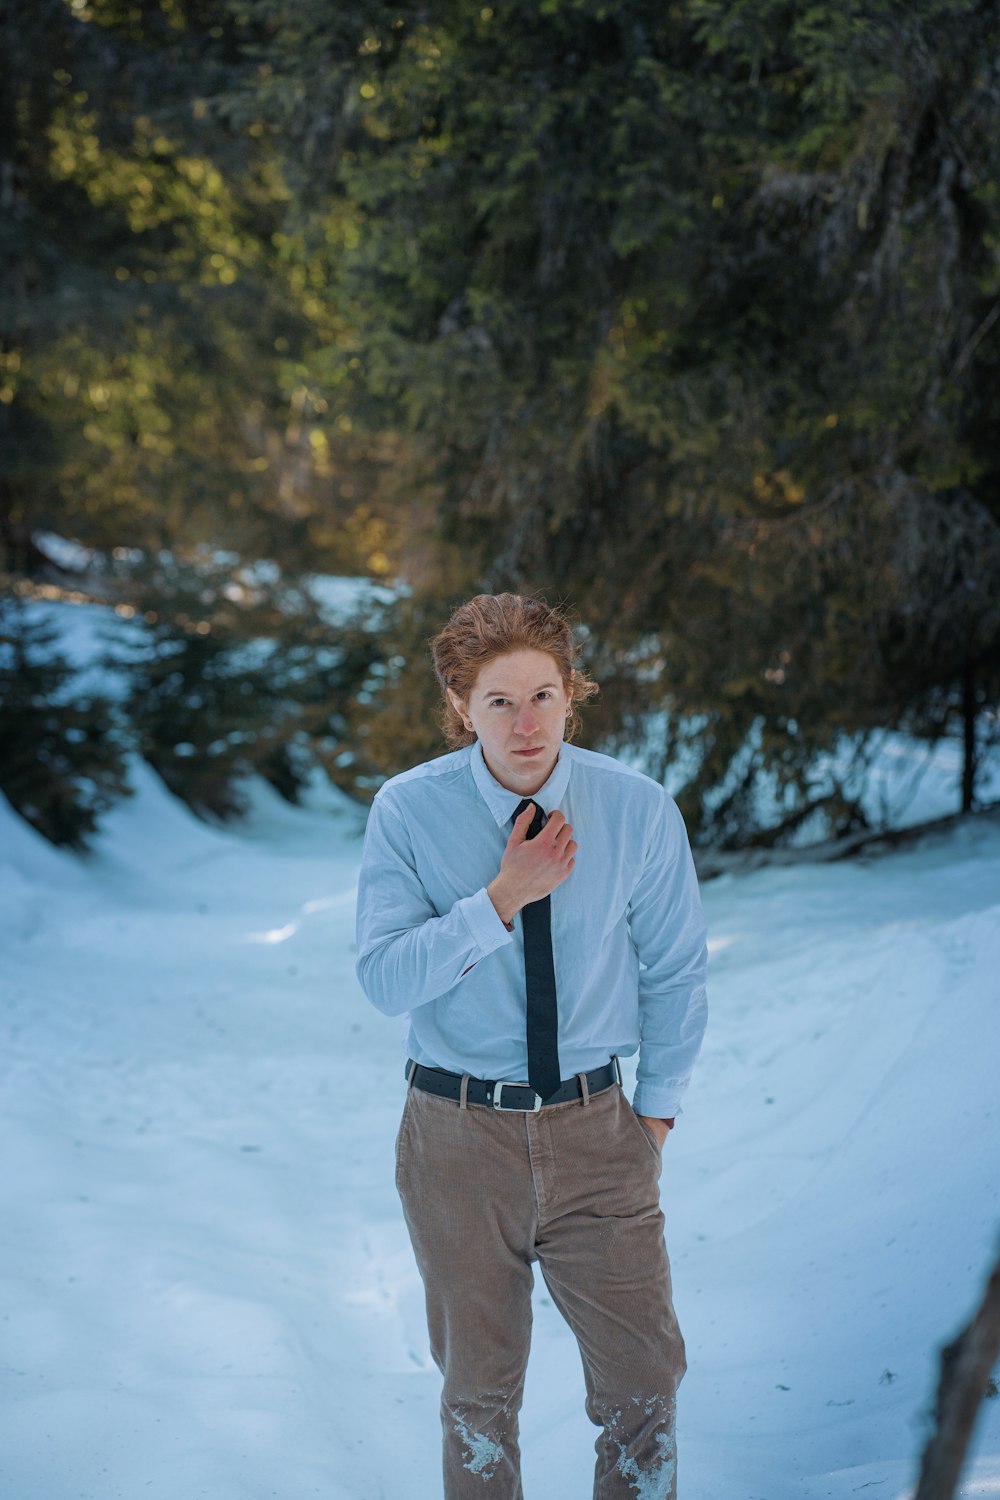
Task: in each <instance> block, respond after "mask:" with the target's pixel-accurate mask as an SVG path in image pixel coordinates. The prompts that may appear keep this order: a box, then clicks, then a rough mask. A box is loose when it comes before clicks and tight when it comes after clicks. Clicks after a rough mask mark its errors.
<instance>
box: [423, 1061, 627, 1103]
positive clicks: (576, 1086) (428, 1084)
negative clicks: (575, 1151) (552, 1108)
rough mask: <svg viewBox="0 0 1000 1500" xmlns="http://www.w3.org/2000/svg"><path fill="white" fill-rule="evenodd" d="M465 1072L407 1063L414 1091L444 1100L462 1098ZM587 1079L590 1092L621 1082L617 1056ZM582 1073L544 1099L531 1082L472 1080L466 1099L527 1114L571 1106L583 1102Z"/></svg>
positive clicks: (566, 1081) (491, 1079) (596, 1091)
mask: <svg viewBox="0 0 1000 1500" xmlns="http://www.w3.org/2000/svg"><path fill="white" fill-rule="evenodd" d="M464 1076H465V1075H463V1074H462V1073H448V1072H446V1071H445V1069H444V1068H425V1067H424V1065H423V1064H422V1063H417V1062H414V1061H413V1059H412V1058H410V1059H409V1060H408V1061H407V1064H406V1077H407V1081H408V1082H409V1083H411V1084H412V1085H413V1086H414V1088H418V1089H424V1090H425V1091H426V1092H427V1093H428V1094H439V1095H440V1096H441V1098H442V1099H455V1100H456V1101H460V1100H461V1097H462V1078H463V1077H464ZM582 1076H583V1077H584V1078H585V1079H586V1080H587V1089H586V1093H587V1095H588V1097H589V1095H591V1094H599V1093H600V1092H601V1090H602V1089H608V1088H610V1087H611V1085H612V1084H613V1083H621V1078H622V1075H621V1069H620V1068H619V1066H618V1059H617V1057H613V1058H612V1059H611V1061H610V1062H609V1063H605V1065H604V1067H603V1068H594V1069H592V1071H591V1072H589V1073H584V1074H583V1075H582ZM580 1078H581V1074H579V1073H576V1074H574V1076H573V1077H572V1078H567V1079H566V1080H565V1081H564V1082H563V1083H561V1084H560V1085H559V1087H558V1088H557V1089H556V1091H555V1093H554V1094H550V1095H549V1097H548V1098H547V1099H545V1100H543V1099H542V1098H541V1097H540V1096H539V1095H538V1094H536V1093H535V1091H534V1089H533V1088H532V1087H531V1086H530V1084H527V1083H508V1082H507V1080H506V1079H494V1078H469V1080H468V1088H467V1090H466V1095H465V1097H466V1100H467V1102H468V1103H469V1104H492V1106H493V1108H494V1109H517V1110H521V1111H522V1112H523V1113H525V1114H534V1113H535V1112H536V1111H537V1110H540V1109H541V1108H542V1107H543V1105H545V1106H546V1107H547V1106H548V1105H550V1104H567V1103H569V1101H570V1100H571V1099H582V1098H583V1096H584V1090H583V1088H582V1087H581V1084H580Z"/></svg>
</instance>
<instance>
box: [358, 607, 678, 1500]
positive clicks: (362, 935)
mask: <svg viewBox="0 0 1000 1500" xmlns="http://www.w3.org/2000/svg"><path fill="white" fill-rule="evenodd" d="M431 647H432V652H433V657H434V667H435V672H436V675H437V677H438V681H439V683H440V685H441V688H442V692H443V718H442V727H443V729H444V733H445V737H446V741H447V742H448V743H449V744H450V745H452V746H456V747H457V748H454V749H452V751H451V753H450V754H445V755H442V756H440V757H439V758H438V759H435V760H431V761H427V762H425V763H424V764H422V765H418V766H415V767H413V769H412V770H409V771H406V772H404V773H403V774H401V775H399V776H395V777H392V778H391V779H390V780H389V781H387V782H386V783H385V784H384V785H383V786H382V787H381V789H380V790H379V792H378V794H377V796H376V797H375V800H374V803H373V805H372V809H371V814H370V817H369V822H368V829H367V833H366V836H365V846H364V854H363V859H362V868H361V877H360V882H359V889H358V923H357V934H358V956H357V973H358V977H359V979H360V981H361V984H362V986H363V988H364V990H365V992H366V994H367V995H368V997H369V999H370V1000H371V1001H372V1003H373V1004H374V1005H376V1006H377V1007H378V1009H379V1010H381V1011H383V1012H385V1013H386V1014H388V1015H401V1014H403V1013H404V1012H408V1013H409V1036H408V1041H407V1047H408V1052H409V1059H408V1061H407V1066H406V1076H407V1078H408V1081H409V1088H408V1090H407V1096H406V1103H405V1105H404V1110H403V1118H402V1122H401V1124H400V1129H399V1135H398V1138H397V1143H396V1183H397V1187H398V1189H399V1193H400V1197H401V1200H402V1205H403V1212H404V1215H405V1218H406V1222H407V1227H408V1229H409V1232H410V1238H411V1241H412V1243H413V1249H414V1254H415V1256H416V1260H417V1264H418V1267H419V1269H420V1274H421V1276H422V1278H423V1282H424V1287H425V1291H426V1300H427V1319H428V1329H429V1333H430V1344H431V1352H432V1354H433V1357H434V1359H435V1361H436V1363H437V1365H438V1367H439V1369H440V1370H441V1372H442V1375H443V1377H444V1385H443V1391H442V1403H441V1415H442V1426H443V1434H444V1493H445V1497H446V1500H468V1497H471V1496H476V1497H483V1496H489V1500H521V1497H522V1488H521V1479H520V1454H519V1449H518V1436H517V1432H518V1411H519V1408H520V1403H521V1395H522V1390H523V1384H524V1374H525V1367H526V1362H527V1357H528V1345H529V1339H530V1329H531V1287H532V1280H533V1273H532V1264H533V1262H535V1261H537V1262H538V1264H539V1266H540V1268H541V1272H542V1275H543V1277H544V1278H545V1282H546V1285H547V1287H548V1289H549V1292H550V1293H551V1296H552V1300H553V1302H554V1303H555V1305H556V1306H557V1307H558V1308H559V1310H560V1312H561V1313H562V1314H563V1316H564V1317H565V1318H566V1320H567V1322H568V1323H569V1325H570V1327H571V1328H572V1329H573V1332H574V1334H575V1335H576V1338H577V1341H578V1344H579V1347H580V1353H581V1356H582V1359H583V1366H584V1376H585V1382H586V1390H587V1411H588V1414H589V1416H590V1417H591V1419H592V1421H593V1422H594V1423H595V1424H596V1425H597V1426H598V1427H599V1428H600V1429H601V1430H600V1435H599V1437H598V1439H597V1444H596V1447H597V1466H596V1472H595V1481H594V1496H595V1500H619V1497H626V1496H628V1497H631V1500H636V1497H639V1500H674V1497H675V1496H676V1442H675V1396H676V1390H677V1385H678V1383H679V1381H680V1379H681V1376H682V1375H683V1373H684V1370H685V1353H684V1343H683V1339H682V1337H681V1334H680V1330H679V1328H678V1326H677V1320H676V1317H675V1315H674V1309H673V1304H672V1300H671V1288H670V1270H669V1265H668V1261H667V1255H666V1248H665V1245H664V1240H663V1216H662V1214H661V1212H660V1207H659V1173H660V1165H661V1162H660V1151H661V1149H662V1146H663V1142H664V1140H665V1138H666V1135H667V1132H668V1131H669V1130H670V1129H671V1127H672V1126H673V1123H674V1118H675V1117H676V1115H677V1113H678V1112H679V1109H680V1099H681V1096H682V1094H683V1092H684V1089H685V1087H686V1085H687V1082H688V1079H689V1077H690V1073H691V1069H692V1067H693V1064H694V1061H695V1057H696V1055H697V1053H698V1050H699V1047H700V1045H701V1040H702V1036H703V1033H704V1029H705V967H706V945H705V923H704V918H703V915H702V911H701V905H700V901H699V897H698V888H697V880H696V877H695V873H694V866H693V862H692V859H691V853H690V849H689V846H688V841H687V836H686V833H685V829H684V824H683V821H682V819H681V816H680V813H679V812H678V810H677V807H676V804H675V803H674V802H673V800H672V799H671V798H670V797H669V796H668V795H667V793H666V792H665V791H664V789H663V788H662V787H661V786H659V785H658V784H657V783H656V782H654V781H653V780H651V779H650V778H649V777H647V776H643V775H642V774H641V773H640V772H637V771H634V770H631V769H630V768H628V767H626V766H624V765H622V764H620V763H619V762H618V761H616V760H614V759H612V758H611V757H610V756H605V755H600V754H597V753H595V752H592V751H588V750H583V749H580V748H578V747H577V746H575V745H573V744H572V742H571V741H572V735H573V733H574V731H575V729H576V726H577V722H578V720H577V713H576V705H577V704H578V703H581V702H582V701H583V700H584V699H585V698H587V697H589V696H591V695H592V694H593V693H595V692H596V691H597V687H596V684H594V683H593V682H591V681H590V680H589V679H588V678H587V677H586V674H585V673H584V672H583V671H582V670H581V669H580V668H579V666H578V665H577V664H576V647H575V643H574V641H573V637H572V632H571V629H570V626H569V624H568V622H567V621H566V619H565V618H564V617H563V616H562V615H560V614H559V613H558V611H556V610H554V609H551V608H549V607H548V606H547V605H546V604H544V603H543V602H541V601H540V600H537V599H529V598H524V597H522V596H520V595H515V594H499V595H489V594H481V595H478V596H477V597H476V598H474V599H471V600H469V601H468V603H466V604H464V605H462V606H461V607H460V608H459V609H458V610H456V611H455V613H454V615H453V616H452V618H451V620H450V621H449V622H448V625H447V626H446V627H445V629H444V630H443V631H442V632H441V633H440V635H438V636H436V637H435V638H434V640H433V641H432V642H431ZM637 1050H638V1052H639V1063H638V1073H637V1079H638V1086H637V1089H636V1094H635V1099H634V1101H633V1104H632V1105H630V1104H629V1103H628V1102H627V1100H626V1099H625V1097H624V1095H623V1093H622V1089H621V1074H620V1070H619V1067H618V1058H619V1057H620V1056H629V1055H631V1054H633V1053H634V1052H636V1051H637ZM559 1500H563V1497H561V1496H560V1497H559ZM567 1500H568V1497H567Z"/></svg>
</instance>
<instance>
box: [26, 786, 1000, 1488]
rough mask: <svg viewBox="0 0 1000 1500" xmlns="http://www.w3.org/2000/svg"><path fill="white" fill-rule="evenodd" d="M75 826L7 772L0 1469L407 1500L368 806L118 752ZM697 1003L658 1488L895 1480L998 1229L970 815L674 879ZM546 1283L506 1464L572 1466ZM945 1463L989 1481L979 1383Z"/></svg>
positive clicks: (992, 843) (997, 1024)
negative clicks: (681, 1354) (890, 837)
mask: <svg viewBox="0 0 1000 1500" xmlns="http://www.w3.org/2000/svg"><path fill="white" fill-rule="evenodd" d="M133 774H134V779H135V784H136V786H137V795H136V796H135V797H134V798H133V799H131V801H129V802H126V803H123V804H121V805H120V806H119V807H118V808H117V809H116V810H115V811H114V812H113V813H112V814H111V815H110V817H109V818H108V819H107V820H106V822H105V824H104V828H103V832H102V834H101V836H100V839H99V842H98V846H97V850H96V852H95V853H94V854H93V855H91V856H88V857H86V858H82V859H81V858H78V857H76V856H73V855H69V854H63V853H58V852H56V851H54V850H52V849H51V848H50V847H49V846H48V845H46V844H45V843H44V842H43V841H42V840H41V839H39V838H37V837H36V836H35V835H34V834H33V833H32V832H31V830H30V829H28V827H27V826H26V825H25V824H24V823H23V822H21V821H20V820H19V819H18V818H16V817H15V816H14V814H13V813H11V812H10V810H9V808H8V807H7V805H6V804H5V803H4V802H3V801H2V799H0V1068H2V1074H0V1128H2V1140H3V1152H2V1163H3V1169H2V1175H0V1184H2V1186H0V1198H2V1202H0V1320H2V1323H0V1497H2V1500H118V1497H122V1500H141V1497H148V1500H198V1497H205V1500H265V1497H272V1496H278V1497H280V1500H307V1497H311V1496H316V1495H319V1496H323V1497H324V1500H403V1497H406V1500H435V1497H439V1495H440V1486H439V1481H438V1432H439V1429H438V1418H437V1398H438V1377H437V1373H436V1371H435V1370H434V1369H433V1367H432V1366H431V1364H430V1361H429V1358H428V1353H427V1343H426V1336H425V1331H424V1324H423V1310H422V1301H421V1294H420V1287H419V1283H418V1281H417V1278H416V1273H415V1270H414V1267H413V1262H412V1258H411V1255H410V1249H409V1244H408V1241H407V1239H406V1233H405V1229H404V1226H403V1223H402V1220H401V1218H400V1214H399V1210H398V1205H397V1200H396V1197H395V1191H394V1188H393V1173H392V1153H393V1141H394V1136H395V1130H396V1124H397V1119H398V1114H399V1110H400V1108H401V1105H402V1100H403V1093H404V1081H403V1077H402V1050H401V1049H402V1030H401V1027H400V1025H399V1024H398V1023H397V1022H394V1021H388V1020H386V1019H385V1018H383V1017H382V1016H380V1015H378V1014H377V1013H376V1012H375V1011H374V1010H373V1009H372V1008H371V1007H370V1006H369V1005H368V1004H367V1002H366V1001H365V1000H364V998H363V996H362V995H361V993H360V990H359V988H358V985H357V983H356V980H355V978H354V972H353V941H352V940H353V908H354V892H355V882H356V877H357V867H358V860H359V855H360V834H361V827H362V818H361V816H360V815H359V813H358V812H357V810H356V809H355V808H354V807H353V806H351V805H350V804H349V803H347V802H346V801H345V800H342V799H340V798H339V797H337V796H336V795H335V794H332V793H330V792H329V791H327V792H326V794H325V795H322V794H320V792H319V791H317V792H316V793H315V795H314V797H313V800H312V803H311V806H310V808H309V809H308V810H307V811H303V810H295V809H291V808H288V807H287V806H285V805H284V804H283V803H281V802H280V801H279V800H278V799H277V798H276V797H275V796H274V795H273V794H271V793H270V792H269V790H268V789H267V788H265V787H263V786H262V785H260V784H257V785H256V786H255V789H254V795H253V809H252V813H251V815H250V817H249V818H248V820H247V822H246V823H245V824H243V825H241V827H240V828H238V829H235V830H231V831H225V832H217V831H215V830H214V829H210V828H207V827H205V826H204V825H202V824H200V823H198V822H196V821H195V820H194V819H193V818H192V817H191V816H190V815H189V814H188V813H187V812H186V811H185V809H184V808H183V807H182V806H181V805H180V804H179V803H177V802H176V801H175V800H174V799H172V798H171V797H170V796H169V795H168V794H167V793H166V792H165V791H164V790H163V788H162V786H161V785H160V783H159V782H158V781H157V780H156V778H155V777H154V776H153V775H152V773H150V772H149V771H148V770H146V769H144V768H143V767H141V766H137V767H136V768H135V769H134V773H133ZM704 899H705V906H706V911H707V915H708V920H709V926H710V932H711V941H712V960H711V972H710V990H709V994H710V1002H711V1022H710V1028H709V1033H708V1037H707V1040H706V1044H705V1050H704V1052H703V1055H702V1058H701V1061H700V1063H699V1067H698V1070H697V1073H696V1076H695V1081H694V1083H693V1085H692V1088H691V1091H690V1093H689V1095H688V1098H687V1101H686V1107H685V1112H684V1115H683V1116H682V1118H681V1121H680V1122H679V1126H678V1129H677V1131H676V1132H675V1133H674V1136H673V1137H672V1138H671V1139H670V1140H669V1141H668V1144H667V1147H666V1152H665V1159H664V1173H663V1198H664V1207H665V1211H666V1215H667V1228H668V1244H669V1247H670V1250H671V1258H672V1262H673V1267H674V1277H675V1294H676V1300H677V1306H678V1312H679V1315H680V1318H681V1323H682V1326H683V1328H684V1331H685V1334H686V1337H687V1342H688V1350H689V1359H690V1371H689V1374H688V1376H687V1378H686V1380H685V1382H684V1385H683V1387H682V1400H681V1414H680V1429H681V1431H680V1444H681V1449H680V1473H681V1488H680V1492H681V1495H682V1497H683V1500H827V1497H830V1500H848V1497H853V1496H854V1495H856V1494H859V1493H860V1494H864V1495H865V1496H866V1500H867V1496H868V1495H869V1494H871V1495H872V1496H875V1497H878V1500H902V1497H904V1496H905V1495H906V1494H907V1493H908V1491H909V1488H910V1486H911V1483H912V1479H913V1475H914V1472H915V1462H916V1456H917V1454H918V1452H919V1448H920V1446H921V1443H922V1439H923V1434H924V1430H925V1429H924V1416H925V1412H926V1409H927V1407H928V1404H929V1401H930V1398H931V1395H932V1391H933V1385H934V1381H935V1379H936V1348H937V1346H938V1345H939V1344H940V1342H941V1341H942V1339H944V1338H945V1337H947V1336H950V1335H951V1334H952V1333H953V1332H954V1331H955V1329H956V1328H957V1326H958V1324H959V1323H960V1322H961V1321H962V1320H963V1319H964V1318H965V1317H967V1316H968V1314H969V1312H970V1311H971V1309H972V1307H973V1305H974V1303H975V1301H976V1299H977V1297H978V1295H979V1292H980V1288H981V1285H982V1281H983V1278H984V1275H985V1272H986V1270H987V1267H988V1265H989V1264H990V1262H991V1260H992V1257H993V1256H994V1254H995V1252H996V1246H997V1236H998V1232H1000V1171H998V1166H997V1164H998V1162H1000V1102H998V1101H1000V1090H998V1086H997V1073H998V1066H997V1064H998V1061H1000V1004H998V1001H1000V984H998V979H997V976H998V974H1000V819H997V818H996V817H995V816H994V817H983V818H980V819H971V820H967V821H966V822H965V823H964V824H961V825H959V826H958V827H957V828H956V829H955V830H954V831H953V832H952V833H950V834H948V835H946V836H936V837H934V838H933V839H927V840H925V841H924V843H922V844H920V845H918V846H917V847H915V848H913V849H911V850H907V851H902V852H897V853H893V854H890V855H885V856H883V857H880V858H877V859H872V860H869V861H868V862H865V861H864V860H863V859H862V860H857V861H854V862H851V863H843V864H839V865H833V866H830V865H808V864H807V865H802V866H799V867H791V868H789V867H782V868H780V869H779V868H776V869H769V870H762V871H758V872H755V873H753V874H750V875H744V876H740V877H732V876H728V877H723V878H721V879H719V880H716V881H712V882H710V883H708V884H706V886H705V887H704ZM543 1293H544V1286H543V1285H542V1284H541V1282H540V1281H539V1293H538V1295H537V1298H536V1303H537V1305H536V1332H535V1345H534V1350H533V1354H532V1361H531V1367H530V1372H529V1381H528V1389H527V1393H526V1400H525V1410H524V1415H523V1422H522V1432H523V1446H524V1452H525V1488H526V1494H527V1495H528V1497H529V1500H583V1497H585V1496H587V1495H588V1494H589V1493H590V1483H591V1481H590V1475H591V1462H592V1451H593V1450H592V1443H593V1437H594V1433H593V1431H592V1429H591V1428H590V1426H589V1424H588V1422H587V1420H586V1418H585V1416H584V1415H583V1412H582V1393H583V1380H582V1375H581V1372H580V1368H579V1360H578V1356H577V1354H576V1349H575V1345H574V1344H573V1341H572V1338H571V1336H570V1334H569V1333H568V1331H567V1330H566V1328H565V1327H564V1326H563V1324H562V1323H561V1321H560V1319H559V1317H558V1315H557V1314H556V1312H555V1311H554V1309H553V1308H552V1307H551V1306H550V1305H549V1304H548V1302H547V1300H546V1298H545V1296H544V1295H543ZM962 1494H963V1495H965V1496H973V1495H975V1496H1000V1400H997V1401H990V1402H987V1403H986V1404H985V1406H984V1408H983V1412H982V1415H981V1419H980V1424H979V1428H978V1431H977V1437H976V1445H975V1458H974V1461H973V1463H972V1464H971V1465H970V1468H969V1471H968V1474H967V1478H966V1483H965V1485H964V1487H963V1489H962Z"/></svg>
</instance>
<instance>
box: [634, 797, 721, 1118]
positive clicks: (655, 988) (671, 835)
mask: <svg viewBox="0 0 1000 1500" xmlns="http://www.w3.org/2000/svg"><path fill="white" fill-rule="evenodd" d="M629 925H630V928H631V932H632V941H633V943H634V944H635V947H636V951H637V953H638V955H639V962H640V963H641V964H643V965H645V967H644V968H642V969H640V972H639V1037H640V1041H639V1064H638V1069H637V1072H636V1091H635V1098H634V1100H633V1107H634V1109H635V1111H636V1113H637V1114H641V1115H652V1116H654V1118H655V1117H659V1118H662V1119H669V1118H670V1117H671V1116H673V1115H677V1114H678V1113H679V1112H680V1101H681V1096H682V1095H683V1093H684V1091H685V1089H686V1088H687V1085H688V1082H689V1080H690V1077H691V1073H692V1070H693V1068H694V1063H695V1059H696V1058H697V1056H698V1052H699V1050H700V1048H701V1044H702V1039H703V1038H704V1035H705V1026H706V1023H707V1019H708V1006H707V996H706V989H705V976H706V971H707V967H708V946H707V941H706V940H707V928H706V924H705V917H704V913H703V911H702V906H701V897H700V896H699V893H698V877H697V875H696V873H695V868H694V860H693V859H692V857H691V848H690V845H689V843H688V837H687V830H686V829H685V827H684V820H683V818H682V817H681V814H680V810H679V808H678V807H677V804H676V802H674V800H673V798H672V797H669V796H668V795H667V794H666V793H664V794H663V801H662V804H661V808H660V811H659V814H658V815H657V816H654V817H653V818H652V819H651V828H650V836H649V839H648V842H647V846H646V850H645V857H644V860H643V869H642V873H641V875H640V877H639V881H638V883H637V885H636V888H635V892H634V894H633V896H632V901H631V903H630V907H629Z"/></svg>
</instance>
